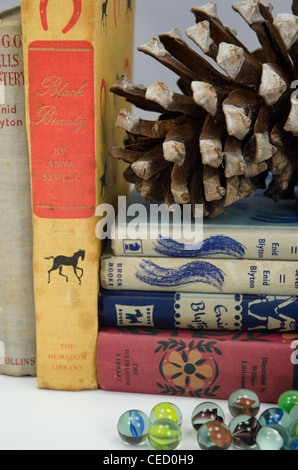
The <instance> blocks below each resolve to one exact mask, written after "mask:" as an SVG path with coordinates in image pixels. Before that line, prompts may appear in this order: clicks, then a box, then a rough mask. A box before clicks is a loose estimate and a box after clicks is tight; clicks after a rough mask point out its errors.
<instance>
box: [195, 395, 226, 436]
mask: <svg viewBox="0 0 298 470" xmlns="http://www.w3.org/2000/svg"><path fill="white" fill-rule="evenodd" d="M216 420H217V421H222V422H224V420H225V414H224V411H223V410H222V408H221V407H220V406H218V405H217V404H216V403H213V402H211V401H210V402H209V401H205V402H203V403H201V404H200V405H198V406H196V407H195V409H194V410H193V412H192V415H191V424H192V426H193V428H194V429H195V431H198V430H199V429H200V427H201V426H202V425H203V424H205V423H207V422H208V421H216Z"/></svg>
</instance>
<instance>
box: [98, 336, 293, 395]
mask: <svg viewBox="0 0 298 470" xmlns="http://www.w3.org/2000/svg"><path fill="white" fill-rule="evenodd" d="M115 345H117V347H115ZM297 345H298V343H297V335H294V334H287V333H286V334H280V333H269V332H219V331H216V332H212V331H202V330H177V329H168V330H162V329H158V330H157V329H152V328H124V327H123V328H114V327H110V328H109V327H103V328H101V329H100V331H99V335H98V349H97V370H98V383H99V386H100V389H102V390H107V391H117V392H130V393H146V394H157V395H171V396H185V397H198V398H207V399H223V400H226V399H228V397H229V396H230V394H231V393H232V392H233V391H234V390H237V389H240V388H248V389H251V390H253V391H254V392H256V393H257V395H258V396H259V398H260V401H261V402H263V403H277V400H278V398H279V396H280V395H281V394H282V393H283V392H284V391H285V390H292V389H297V386H298V382H297V379H298V375H297V371H298V369H297V364H298V361H297V352H298V349H297Z"/></svg>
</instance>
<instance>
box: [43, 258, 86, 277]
mask: <svg viewBox="0 0 298 470" xmlns="http://www.w3.org/2000/svg"><path fill="white" fill-rule="evenodd" d="M85 254H86V251H85V250H78V251H77V252H76V253H74V254H73V256H63V255H60V256H56V257H54V256H48V257H47V258H45V259H47V260H48V259H53V260H54V261H53V266H52V268H51V269H50V270H49V271H48V283H49V284H50V282H51V272H52V271H56V270H57V269H59V275H60V276H63V277H65V278H66V282H68V276H66V275H65V274H63V273H62V269H63V266H72V267H73V270H74V274H75V275H76V277H77V278H78V280H79V284H80V285H81V283H82V281H81V279H82V277H83V275H84V270H83V269H82V268H79V267H78V262H79V259H80V258H81V260H82V261H84V259H85ZM78 270H79V271H80V273H81V275H80V276H79V275H78Z"/></svg>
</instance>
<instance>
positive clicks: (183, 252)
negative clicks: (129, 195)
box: [111, 226, 298, 261]
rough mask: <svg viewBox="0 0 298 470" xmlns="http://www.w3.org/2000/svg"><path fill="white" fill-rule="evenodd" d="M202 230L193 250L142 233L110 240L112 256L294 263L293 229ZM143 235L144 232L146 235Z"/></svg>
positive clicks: (297, 251)
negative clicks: (259, 260) (134, 237)
mask: <svg viewBox="0 0 298 470" xmlns="http://www.w3.org/2000/svg"><path fill="white" fill-rule="evenodd" d="M146 232H147V230H146ZM226 232H227V227H211V228H210V227H206V226H204V227H203V240H202V243H201V244H197V247H196V246H195V245H194V244H193V246H192V247H191V246H190V242H189V241H187V240H182V239H179V240H178V239H173V238H170V237H158V238H156V239H150V238H149V237H148V238H147V236H145V235H144V236H143V237H142V234H141V235H140V237H139V238H138V239H129V238H125V239H118V238H117V233H116V238H115V239H113V240H112V241H111V246H112V250H113V254H114V255H116V256H148V257H152V256H156V257H159V256H167V257H171V256H174V257H180V258H187V257H188V258H193V257H202V258H224V259H226V258H235V259H261V260H262V259H264V260H286V261H297V260H298V238H297V236H296V234H297V231H296V230H295V229H291V230H282V229H280V227H279V229H272V228H271V229H266V228H261V229H260V228H259V227H258V228H256V229H254V228H250V227H246V228H245V230H242V229H239V228H235V227H228V233H226ZM146 235H147V233H146Z"/></svg>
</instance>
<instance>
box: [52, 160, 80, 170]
mask: <svg viewBox="0 0 298 470" xmlns="http://www.w3.org/2000/svg"><path fill="white" fill-rule="evenodd" d="M74 167H75V166H74V164H73V162H71V161H70V162H69V161H62V160H59V161H57V160H55V161H52V160H50V161H49V162H48V164H47V168H74Z"/></svg>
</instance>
